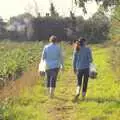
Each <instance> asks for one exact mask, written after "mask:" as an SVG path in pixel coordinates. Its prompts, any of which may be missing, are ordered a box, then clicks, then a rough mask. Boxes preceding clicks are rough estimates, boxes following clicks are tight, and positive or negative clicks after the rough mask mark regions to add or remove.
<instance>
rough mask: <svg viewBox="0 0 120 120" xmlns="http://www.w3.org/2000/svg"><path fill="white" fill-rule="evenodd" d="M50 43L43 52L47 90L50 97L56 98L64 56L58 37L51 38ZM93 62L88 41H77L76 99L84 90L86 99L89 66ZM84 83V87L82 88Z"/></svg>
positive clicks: (74, 57) (74, 62)
mask: <svg viewBox="0 0 120 120" xmlns="http://www.w3.org/2000/svg"><path fill="white" fill-rule="evenodd" d="M49 41H50V43H49V44H48V45H46V46H45V47H44V49H43V52H42V59H43V60H44V61H45V64H46V76H47V88H48V91H49V94H50V97H53V96H54V90H55V87H56V81H57V75H58V72H59V70H60V69H61V68H62V69H63V68H64V65H63V55H62V52H61V49H60V47H59V46H58V45H57V38H56V36H51V37H50V39H49ZM91 62H92V53H91V50H90V48H88V47H87V46H86V40H85V39H84V38H80V39H79V40H77V41H76V47H75V49H74V52H73V70H74V73H75V74H76V76H77V89H76V96H75V97H76V98H78V97H79V95H80V89H81V88H82V97H83V98H84V97H85V95H86V92H87V85H88V78H89V66H90V63H91ZM82 81H83V87H82Z"/></svg>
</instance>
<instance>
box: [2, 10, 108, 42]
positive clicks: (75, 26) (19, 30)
mask: <svg viewBox="0 0 120 120" xmlns="http://www.w3.org/2000/svg"><path fill="white" fill-rule="evenodd" d="M109 27H110V21H109V19H108V17H106V16H105V15H104V14H102V13H100V12H97V13H95V14H94V15H93V16H92V17H91V18H89V19H88V20H85V19H84V18H83V17H81V16H78V17H75V16H74V14H72V13H71V15H70V17H65V18H63V17H60V16H49V15H46V16H44V17H41V16H38V17H33V16H32V15H31V14H29V13H25V14H22V15H19V16H16V17H12V18H10V20H9V21H8V22H4V20H2V19H1V20H0V38H1V39H6V38H8V39H11V40H39V41H41V40H46V39H48V37H49V36H50V35H52V34H54V35H56V36H58V38H59V39H60V40H64V41H73V40H75V39H77V38H79V37H80V36H82V37H85V38H86V39H88V40H89V42H94V43H96V42H101V41H103V40H107V37H108V33H109Z"/></svg>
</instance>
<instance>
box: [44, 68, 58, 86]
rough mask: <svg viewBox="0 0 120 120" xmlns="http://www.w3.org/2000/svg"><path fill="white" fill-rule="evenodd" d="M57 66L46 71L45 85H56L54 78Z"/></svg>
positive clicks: (55, 78) (55, 77)
mask: <svg viewBox="0 0 120 120" xmlns="http://www.w3.org/2000/svg"><path fill="white" fill-rule="evenodd" d="M58 71H59V68H54V69H49V70H47V71H46V75H47V87H53V88H55V87H56V80H57V75H58Z"/></svg>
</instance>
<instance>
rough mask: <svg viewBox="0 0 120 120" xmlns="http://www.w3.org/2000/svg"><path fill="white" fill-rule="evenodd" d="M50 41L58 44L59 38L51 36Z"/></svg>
mask: <svg viewBox="0 0 120 120" xmlns="http://www.w3.org/2000/svg"><path fill="white" fill-rule="evenodd" d="M49 41H50V42H52V43H56V42H57V37H56V36H55V35H52V36H50V38H49Z"/></svg>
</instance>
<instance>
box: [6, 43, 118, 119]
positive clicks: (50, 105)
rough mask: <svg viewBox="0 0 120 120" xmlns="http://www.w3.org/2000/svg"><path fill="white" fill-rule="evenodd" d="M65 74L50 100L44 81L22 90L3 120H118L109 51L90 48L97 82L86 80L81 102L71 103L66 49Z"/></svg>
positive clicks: (71, 82) (72, 84)
mask: <svg viewBox="0 0 120 120" xmlns="http://www.w3.org/2000/svg"><path fill="white" fill-rule="evenodd" d="M65 49H66V53H65V54H66V56H67V57H66V58H65V71H64V72H63V73H62V72H61V73H60V74H59V77H58V82H57V89H56V93H55V98H54V99H49V98H48V97H47V95H46V92H47V90H46V89H45V87H44V80H42V79H40V80H39V81H38V83H37V85H36V86H34V87H33V88H31V87H29V88H26V89H25V91H23V92H22V93H21V96H20V97H19V98H16V97H15V98H14V100H13V101H12V102H11V103H9V104H8V105H7V109H5V111H4V116H5V120H120V117H119V115H120V88H119V84H118V83H117V82H116V78H115V76H114V74H113V72H112V69H111V67H110V65H109V61H108V60H109V55H108V50H109V48H104V47H102V46H100V45H98V46H93V54H94V62H95V63H96V65H97V68H98V73H99V74H98V78H97V79H96V80H89V85H88V92H87V97H86V100H85V101H82V100H81V98H80V99H79V100H78V102H77V103H73V102H72V100H73V98H74V95H75V87H76V77H75V75H74V74H73V71H72V69H71V68H72V67H71V61H72V60H71V56H72V50H71V48H70V46H66V47H65Z"/></svg>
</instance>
